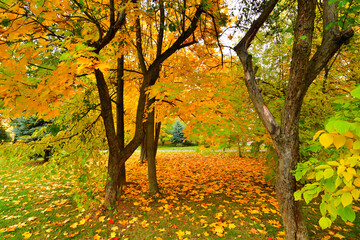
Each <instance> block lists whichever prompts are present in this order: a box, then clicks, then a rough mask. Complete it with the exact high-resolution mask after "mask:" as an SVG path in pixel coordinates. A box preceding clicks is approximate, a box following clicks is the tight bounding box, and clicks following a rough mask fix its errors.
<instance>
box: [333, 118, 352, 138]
mask: <svg viewBox="0 0 360 240" xmlns="http://www.w3.org/2000/svg"><path fill="white" fill-rule="evenodd" d="M334 125H335V130H336V131H337V132H338V133H340V134H341V135H343V134H344V133H346V132H347V131H349V129H350V123H348V122H347V121H343V120H336V121H334Z"/></svg>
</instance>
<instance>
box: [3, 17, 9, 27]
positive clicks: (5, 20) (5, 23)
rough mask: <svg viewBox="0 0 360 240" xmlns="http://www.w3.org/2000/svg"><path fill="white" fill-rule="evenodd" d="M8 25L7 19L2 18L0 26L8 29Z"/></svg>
mask: <svg viewBox="0 0 360 240" xmlns="http://www.w3.org/2000/svg"><path fill="white" fill-rule="evenodd" d="M10 24H11V21H10V20H9V19H7V18H4V19H3V20H2V21H1V25H3V26H4V27H8V26H9V25H10Z"/></svg>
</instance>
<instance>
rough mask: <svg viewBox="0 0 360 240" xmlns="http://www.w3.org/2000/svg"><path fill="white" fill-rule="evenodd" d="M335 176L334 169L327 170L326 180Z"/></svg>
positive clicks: (325, 172) (325, 173)
mask: <svg viewBox="0 0 360 240" xmlns="http://www.w3.org/2000/svg"><path fill="white" fill-rule="evenodd" d="M333 175H334V170H333V169H332V168H328V169H325V171H324V179H328V178H331V177H332V176H333Z"/></svg>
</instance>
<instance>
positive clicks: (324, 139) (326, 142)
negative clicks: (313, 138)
mask: <svg viewBox="0 0 360 240" xmlns="http://www.w3.org/2000/svg"><path fill="white" fill-rule="evenodd" d="M319 141H320V144H321V145H323V146H324V147H325V148H328V147H329V146H330V145H331V144H332V143H333V142H334V136H333V135H332V134H329V133H324V134H322V135H321V136H320V138H319Z"/></svg>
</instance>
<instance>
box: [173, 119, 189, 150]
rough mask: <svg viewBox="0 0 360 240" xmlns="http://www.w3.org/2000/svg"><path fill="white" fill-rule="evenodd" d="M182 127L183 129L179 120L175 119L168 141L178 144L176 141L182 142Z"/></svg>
mask: <svg viewBox="0 0 360 240" xmlns="http://www.w3.org/2000/svg"><path fill="white" fill-rule="evenodd" d="M183 129H184V126H183V125H182V124H181V122H180V121H179V120H177V121H176V122H175V123H174V125H173V130H172V131H171V134H172V135H173V136H172V137H170V141H171V142H172V143H175V144H178V143H183V142H184V140H185V139H186V138H185V137H184V132H183Z"/></svg>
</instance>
